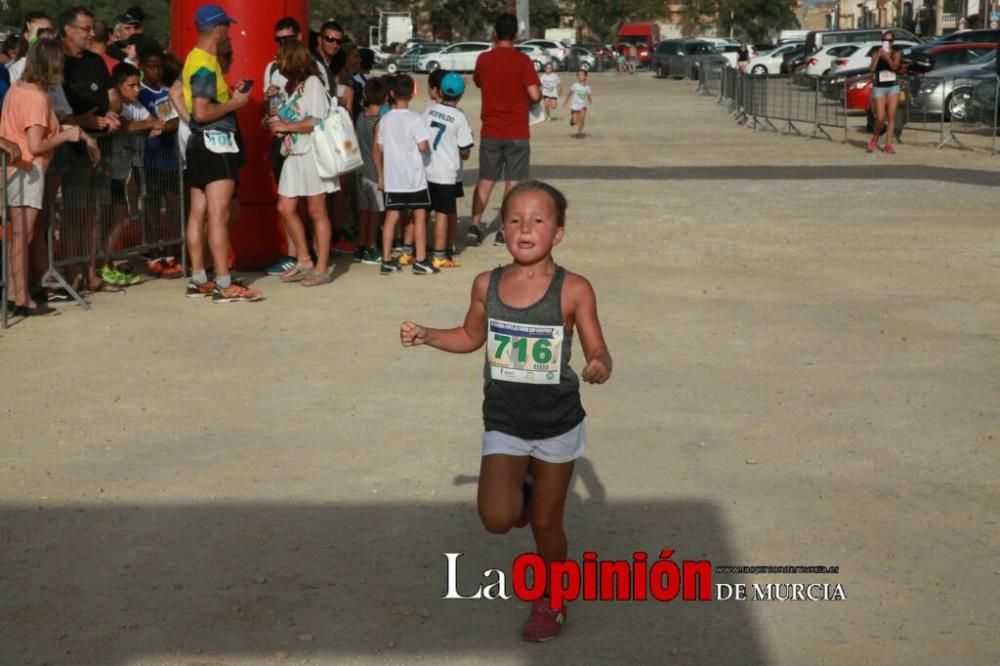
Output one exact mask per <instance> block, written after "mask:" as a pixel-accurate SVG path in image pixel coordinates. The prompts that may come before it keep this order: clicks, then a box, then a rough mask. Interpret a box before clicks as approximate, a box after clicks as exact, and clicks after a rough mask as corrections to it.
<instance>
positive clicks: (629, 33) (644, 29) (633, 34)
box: [615, 23, 660, 66]
mask: <svg viewBox="0 0 1000 666" xmlns="http://www.w3.org/2000/svg"><path fill="white" fill-rule="evenodd" d="M659 41H660V25H659V24H658V23H625V24H624V25H622V27H621V28H619V30H618V37H617V39H615V50H617V51H618V52H619V53H624V54H625V55H626V56H627V55H628V47H629V46H631V45H632V44H635V46H636V48H637V49H638V50H639V64H640V65H645V66H648V65H649V63H650V61H651V60H652V59H653V47H654V46H656V43H657V42H659Z"/></svg>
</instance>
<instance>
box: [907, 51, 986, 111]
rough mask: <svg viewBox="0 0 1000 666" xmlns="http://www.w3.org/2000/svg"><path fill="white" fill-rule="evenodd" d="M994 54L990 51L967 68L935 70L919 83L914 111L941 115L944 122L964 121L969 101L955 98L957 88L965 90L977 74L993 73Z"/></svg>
mask: <svg viewBox="0 0 1000 666" xmlns="http://www.w3.org/2000/svg"><path fill="white" fill-rule="evenodd" d="M996 58H997V52H996V51H990V52H989V53H987V54H986V55H984V56H983V57H982V58H980V59H979V60H976V61H974V62H972V63H970V64H968V65H955V66H954V67H944V68H942V69H940V70H934V71H932V72H931V74H930V75H929V76H925V77H924V79H923V80H922V81H921V82H920V88H919V89H918V90H917V91H916V94H915V95H914V98H913V108H914V110H915V111H919V112H922V113H925V114H929V115H940V114H942V113H943V114H944V119H945V120H951V119H952V117H954V118H955V119H956V120H964V119H965V116H966V114H967V113H968V103H967V102H968V98H967V97H966V96H961V95H959V96H956V95H955V90H956V88H968V87H969V86H970V85H972V84H971V83H970V81H972V80H973V79H976V78H977V77H978V75H979V74H981V73H984V72H990V71H995V68H996Z"/></svg>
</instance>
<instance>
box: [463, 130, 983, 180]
mask: <svg viewBox="0 0 1000 666" xmlns="http://www.w3.org/2000/svg"><path fill="white" fill-rule="evenodd" d="M850 143H851V145H856V146H857V147H858V148H859V150H861V151H863V150H864V149H865V148H866V147H867V145H868V142H867V140H866V141H864V142H857V141H854V142H850ZM478 177H479V172H478V170H476V169H469V170H467V171H466V172H465V182H466V183H468V184H473V183H475V182H476V179H477V178H478ZM531 177H532V178H538V179H541V180H766V181H774V182H775V183H780V182H781V181H785V180H830V179H837V180H930V181H935V182H944V183H954V184H957V185H982V186H986V187H1000V175H998V174H997V172H996V171H985V170H982V169H953V168H951V167H936V166H922V165H915V164H901V165H896V164H885V165H881V164H878V165H873V164H868V163H864V164H855V165H848V166H838V165H816V166H805V165H804V166H773V165H770V164H735V165H724V166H721V165H720V166H653V167H632V166H614V165H602V164H594V165H575V166H569V165H538V166H532V167H531ZM468 186H470V185H467V187H468Z"/></svg>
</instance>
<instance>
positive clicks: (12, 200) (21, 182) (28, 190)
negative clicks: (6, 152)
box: [7, 163, 45, 210]
mask: <svg viewBox="0 0 1000 666" xmlns="http://www.w3.org/2000/svg"><path fill="white" fill-rule="evenodd" d="M31 167H32V168H31V170H30V171H29V170H24V169H13V170H12V171H9V172H8V173H10V177H8V178H7V202H8V203H7V205H8V206H12V207H18V208H37V209H39V210H41V208H42V201H43V200H44V199H45V170H44V169H42V167H40V166H38V165H37V164H35V163H32V165H31Z"/></svg>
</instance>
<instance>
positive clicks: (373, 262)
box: [361, 248, 382, 266]
mask: <svg viewBox="0 0 1000 666" xmlns="http://www.w3.org/2000/svg"><path fill="white" fill-rule="evenodd" d="M361 263H363V264H368V265H369V266H378V265H379V264H381V263H382V253H381V252H380V251H379V250H376V249H375V248H369V249H367V250H365V255H364V256H363V257H361Z"/></svg>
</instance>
